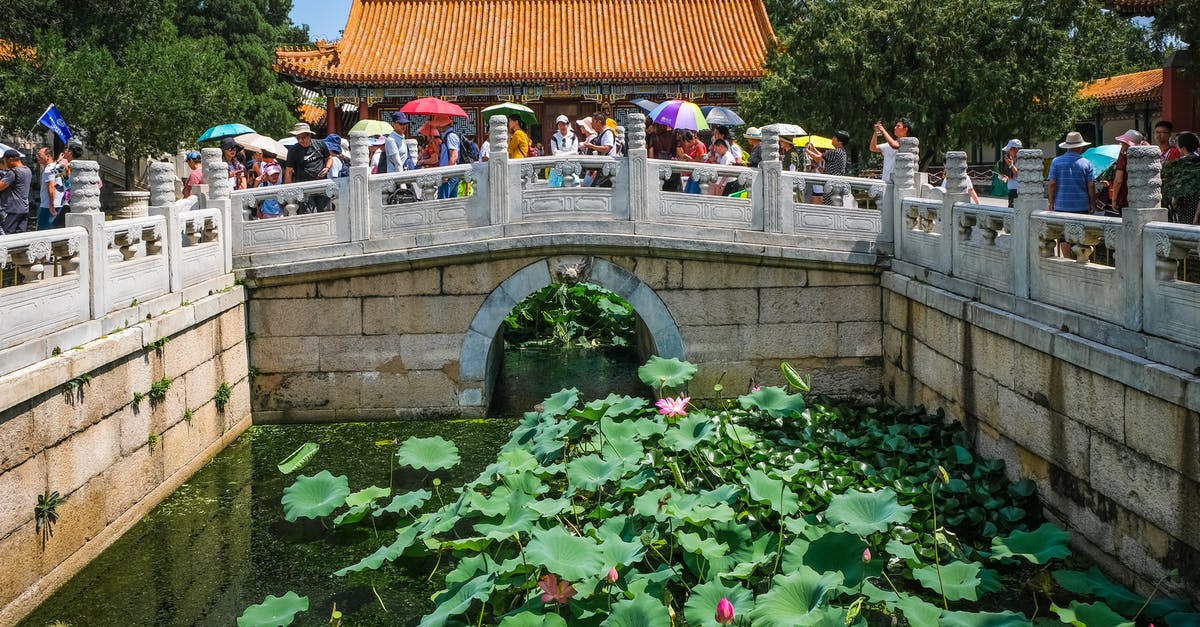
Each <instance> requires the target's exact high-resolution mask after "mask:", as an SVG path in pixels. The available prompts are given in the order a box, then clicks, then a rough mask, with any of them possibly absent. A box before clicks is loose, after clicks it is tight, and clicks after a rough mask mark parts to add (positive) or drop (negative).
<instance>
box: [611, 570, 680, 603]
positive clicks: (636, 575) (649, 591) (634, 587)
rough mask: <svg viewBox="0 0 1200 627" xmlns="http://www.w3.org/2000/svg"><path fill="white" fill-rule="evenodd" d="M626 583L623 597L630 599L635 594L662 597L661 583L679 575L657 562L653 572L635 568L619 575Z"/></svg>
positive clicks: (674, 578) (676, 578)
mask: <svg viewBox="0 0 1200 627" xmlns="http://www.w3.org/2000/svg"><path fill="white" fill-rule="evenodd" d="M621 578H622V579H624V580H625V581H627V582H628V583H627V584H626V586H625V597H626V598H629V599H632V598H634V597H636V596H641V595H649V596H651V597H655V598H662V591H663V587H664V585H663V583H664V582H666V581H672V580H678V579H679V576H678V575H677V574H676V573H675V571H674V570H672V569H671V568H670V567H669V566H667V565H666V564H659V565H658V568H657V569H655V570H654V571H653V572H649V573H642V572H638V571H636V570H633V571H629V572H628V573H624V574H622V575H621Z"/></svg>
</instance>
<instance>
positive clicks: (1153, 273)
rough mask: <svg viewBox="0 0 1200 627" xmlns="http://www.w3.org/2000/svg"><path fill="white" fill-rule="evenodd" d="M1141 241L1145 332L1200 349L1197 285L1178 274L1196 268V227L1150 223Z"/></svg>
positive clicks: (1199, 260) (1199, 247) (1199, 236)
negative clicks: (1185, 267)
mask: <svg viewBox="0 0 1200 627" xmlns="http://www.w3.org/2000/svg"><path fill="white" fill-rule="evenodd" d="M1142 238H1143V239H1142V251H1143V257H1142V283H1143V290H1144V296H1143V306H1144V308H1145V312H1146V314H1145V318H1144V324H1145V327H1146V331H1147V332H1148V333H1153V334H1155V335H1161V336H1163V337H1169V338H1174V339H1177V340H1179V341H1181V342H1184V343H1186V344H1190V345H1192V346H1200V325H1198V324H1197V317H1200V313H1198V312H1200V283H1196V282H1193V280H1188V278H1189V277H1187V276H1181V273H1180V270H1181V266H1182V265H1183V264H1185V263H1192V264H1200V227H1196V226H1187V225H1182V224H1169V223H1165V222H1151V223H1149V224H1147V225H1146V228H1145V230H1144V231H1143V232H1142Z"/></svg>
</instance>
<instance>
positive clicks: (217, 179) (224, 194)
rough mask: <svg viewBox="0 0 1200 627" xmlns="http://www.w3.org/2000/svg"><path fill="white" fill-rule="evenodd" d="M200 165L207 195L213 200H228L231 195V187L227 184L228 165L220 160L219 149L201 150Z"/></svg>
mask: <svg viewBox="0 0 1200 627" xmlns="http://www.w3.org/2000/svg"><path fill="white" fill-rule="evenodd" d="M200 163H201V167H202V168H203V169H204V182H205V183H207V184H208V195H209V196H211V197H213V198H229V196H230V195H231V194H232V193H233V185H232V184H231V183H230V182H229V164H227V163H225V160H224V159H222V158H221V149H220V148H205V149H203V150H201V151H200Z"/></svg>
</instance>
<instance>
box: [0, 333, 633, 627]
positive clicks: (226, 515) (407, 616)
mask: <svg viewBox="0 0 1200 627" xmlns="http://www.w3.org/2000/svg"><path fill="white" fill-rule="evenodd" d="M637 366H638V363H637V362H636V360H635V359H633V358H630V357H622V353H620V352H617V353H609V352H601V351H592V350H582V349H567V350H562V349H550V350H511V351H506V354H505V364H504V371H503V373H502V375H501V378H500V380H499V381H498V382H497V392H496V399H495V401H494V402H493V412H492V413H493V414H496V415H500V416H517V415H520V413H521V412H524V411H528V410H529V409H531V408H532V406H533V405H534V404H535V403H537V402H540V401H541V400H542V399H544V398H546V397H547V396H549V395H550V394H552V393H554V392H556V391H558V390H559V389H561V388H562V387H563V386H564V384H567V385H577V386H579V387H581V388H582V387H585V386H586V387H588V389H586V390H582V391H583V392H584V397H585V398H591V397H595V396H606V395H607V394H608V393H609V392H617V393H622V394H625V393H628V394H637V395H645V394H646V393H647V390H646V389H645V387H644V386H642V385H641V384H640V383H638V382H637V375H636V369H637ZM515 424H516V422H515V420H514V419H511V418H488V419H483V420H448V421H429V422H419V421H416V422H401V423H397V422H389V423H343V424H324V425H281V426H273V425H264V426H255V427H251V428H250V429H249V430H248V431H247V432H246V433H245V434H244V435H242V436H241V437H239V438H238V439H237V440H235V441H234V442H233V443H232V444H230V445H229V446H228V447H227V448H226V449H225V450H224V451H222V452H221V453H219V454H218V455H217V456H216V457H215V458H213V460H212V461H211V462H210V463H209V464H207V465H206V466H205V467H204V468H202V469H201V470H200V471H199V472H197V473H196V474H195V475H194V476H193V477H191V479H190V480H189V481H188V482H187V483H185V484H184V485H183V486H181V487H180V488H179V489H178V490H176V491H175V492H174V493H173V494H171V496H169V497H168V498H167V499H166V500H164V501H163V502H162V504H160V505H159V506H158V507H156V508H155V509H154V510H153V511H151V512H150V513H149V514H147V515H146V517H145V518H143V519H142V520H141V521H139V522H138V523H137V524H136V525H134V527H133V528H132V529H130V530H129V531H128V532H127V533H126V534H125V535H124V536H122V537H121V538H120V539H119V540H117V542H115V543H114V544H113V545H112V546H111V547H109V549H108V550H106V551H105V552H104V553H103V554H101V555H100V556H99V557H98V558H96V559H95V560H94V561H92V562H91V563H90V564H88V565H87V566H86V567H85V568H84V569H83V570H82V571H81V572H80V573H79V574H78V575H76V576H75V577H74V578H73V579H72V580H71V581H69V582H68V583H67V584H66V585H65V586H64V587H63V588H62V589H60V590H59V591H58V592H56V593H55V594H54V595H53V596H52V597H50V599H49V600H47V601H46V602H45V603H43V604H42V606H41V607H39V608H38V609H37V610H36V611H34V612H33V613H32V614H31V615H30V616H29V617H27V618H26V619H25V620H24V621H23V622H22V623H21V626H22V627H25V626H29V627H34V626H36V627H44V626H46V625H50V624H52V623H54V622H55V621H61V623H60V624H66V625H72V626H75V627H83V626H89V627H91V626H107V625H122V626H125V625H154V626H173V625H180V626H183V625H233V624H234V623H235V620H236V618H237V617H238V616H239V615H241V613H242V612H243V611H244V610H245V608H246V607H247V606H249V605H253V604H255V603H260V602H262V600H263V598H264V597H265V596H266V595H268V594H273V595H277V596H278V595H282V594H284V593H285V592H287V591H288V590H294V591H295V592H297V593H298V594H300V595H302V596H304V595H306V596H308V597H309V611H307V612H304V613H302V614H300V615H299V616H298V617H297V620H296V622H295V623H293V624H295V625H328V624H329V623H328V621H329V616H330V610H331V608H332V607H333V604H334V603H336V604H337V608H338V609H339V610H341V611H343V612H344V619H343V621H342V625H343V626H345V627H351V626H355V625H362V626H367V625H415V624H416V623H417V622H419V619H420V616H421V615H422V614H424V613H425V612H427V611H429V609H431V603H430V601H429V599H430V596H431V595H432V594H433V593H435V592H437V591H438V590H440V589H441V588H442V581H441V577H440V576H434V577H433V579H432V581H430V580H429V579H428V578H429V575H430V573H431V572H432V571H433V570H434V568H435V565H436V564H435V563H433V562H429V563H426V562H425V561H423V560H408V561H407V563H403V564H399V565H400V568H399V569H391V570H385V571H380V572H377V573H373V576H374V579H373V580H372V579H371V578H369V577H367V576H366V575H365V574H356V575H352V576H351V577H350V578H349V579H346V578H339V577H334V576H333V575H332V573H333V571H335V570H337V569H338V568H341V567H343V566H347V565H349V564H353V563H354V562H357V561H358V560H359V559H361V558H362V557H363V556H365V555H367V554H369V553H371V552H372V551H374V550H375V549H377V548H378V547H379V546H380V545H381V544H383V542H381V541H380V540H377V539H376V538H375V537H374V534H373V533H372V531H370V530H369V529H362V528H361V526H360V527H355V528H353V529H351V530H345V529H340V530H337V531H336V532H335V531H332V530H330V529H326V528H325V527H324V526H323V525H322V524H321V523H320V522H318V521H305V520H301V521H298V522H296V523H288V522H286V521H284V520H283V507H282V505H281V504H280V497H281V496H282V494H283V490H284V488H286V487H287V486H289V485H291V484H292V482H293V481H294V480H295V477H296V476H297V475H300V474H308V475H312V474H315V473H317V472H319V471H321V470H325V469H327V470H329V471H330V472H331V473H333V474H334V475H343V474H344V475H346V476H348V477H349V479H350V488H351V489H352V490H359V489H362V488H365V487H367V486H370V485H379V486H387V485H388V483H389V476H388V470H389V465H388V462H389V459H390V457H391V456H392V455H393V454H394V452H395V450H396V445H395V444H393V441H399V442H402V441H404V439H406V438H408V437H427V436H433V435H440V436H442V437H444V438H446V439H449V440H453V441H454V442H455V443H456V444H457V446H458V448H459V451H460V452H462V453H463V454H462V462H461V463H460V464H459V466H457V467H455V468H453V469H451V470H450V471H444V472H439V473H436V475H435V476H437V477H439V478H440V479H441V480H442V484H443V485H446V486H456V485H461V484H462V483H465V482H467V481H470V480H472V479H474V478H475V477H476V476H478V474H479V472H480V471H482V470H483V468H484V467H486V466H487V464H488V463H489V462H490V461H492V460H493V459H494V457H495V454H496V452H497V450H498V449H499V447H500V446H501V445H502V444H503V443H504V442H505V441H506V440H507V439H508V432H509V431H510V430H511V429H512V428H513V426H515ZM305 442H316V443H317V444H319V445H320V447H321V448H320V450H319V452H318V453H317V454H316V456H315V457H314V458H313V459H312V461H310V462H309V463H308V465H307V466H306V467H305V468H304V469H303V470H301V471H299V472H297V473H293V474H292V475H287V476H285V475H283V474H281V473H280V472H279V470H278V469H277V468H276V465H277V464H278V463H279V462H280V461H281V460H283V459H284V458H285V457H287V456H288V455H290V454H291V453H292V452H293V451H294V450H296V448H298V447H299V446H300V445H301V444H303V443H305ZM390 479H391V482H392V486H393V491H394V492H396V493H399V492H407V491H409V490H413V489H417V488H418V487H422V486H427V485H428V479H429V477H428V476H426V474H425V473H424V472H414V471H411V470H409V469H396V470H393V472H392V474H391V478H390ZM59 524H70V521H65V520H64V521H60V523H59ZM330 526H332V525H330ZM447 570H448V568H447V565H446V564H444V563H443V564H441V565H440V568H439V569H438V572H439V573H440V574H444V573H445V572H446V571H447ZM372 584H374V591H373V590H372ZM376 593H378V595H379V598H378V599H377V598H376ZM381 602H382V604H383V605H384V606H386V607H387V611H386V612H385V611H384V610H383V609H382V607H381Z"/></svg>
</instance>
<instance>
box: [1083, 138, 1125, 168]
mask: <svg viewBox="0 0 1200 627" xmlns="http://www.w3.org/2000/svg"><path fill="white" fill-rule="evenodd" d="M1120 154H1121V144H1106V145H1104V146H1094V147H1092V148H1088V149H1087V150H1085V151H1083V155H1082V156H1083V158H1084V159H1087V160H1088V161H1089V162H1091V164H1092V167H1093V168H1095V169H1096V174H1099V173H1101V172H1103V171H1104V170H1105V169H1106V168H1108V166H1110V165H1112V163H1113V161H1116V160H1117V157H1118V156H1120Z"/></svg>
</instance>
